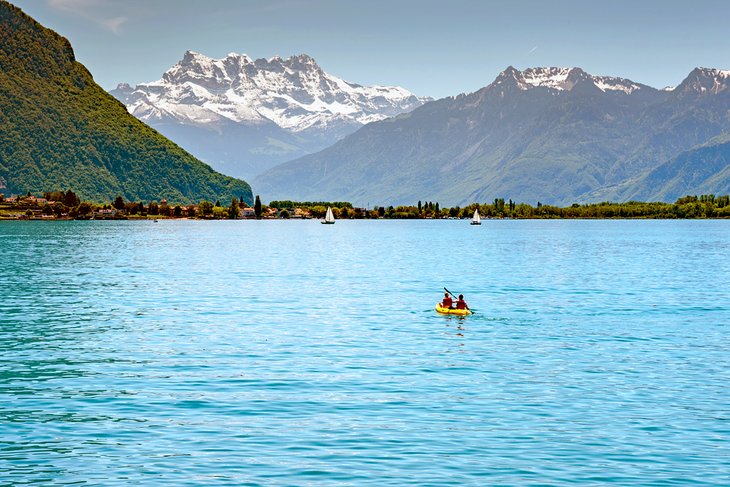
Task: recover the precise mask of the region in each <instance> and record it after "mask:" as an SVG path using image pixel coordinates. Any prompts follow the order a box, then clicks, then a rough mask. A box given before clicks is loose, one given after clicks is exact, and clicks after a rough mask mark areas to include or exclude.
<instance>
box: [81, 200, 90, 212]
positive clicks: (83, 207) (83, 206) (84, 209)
mask: <svg viewBox="0 0 730 487" xmlns="http://www.w3.org/2000/svg"><path fill="white" fill-rule="evenodd" d="M89 213H91V205H90V204H89V203H87V202H86V201H84V202H83V203H81V204H79V215H88V214H89Z"/></svg>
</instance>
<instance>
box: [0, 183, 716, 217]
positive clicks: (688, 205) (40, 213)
mask: <svg viewBox="0 0 730 487" xmlns="http://www.w3.org/2000/svg"><path fill="white" fill-rule="evenodd" d="M328 207H331V208H332V212H333V214H334V217H335V219H418V218H422V219H467V218H471V217H472V215H473V214H474V211H475V210H477V211H478V212H479V214H480V215H481V217H482V218H513V219H532V218H595V219H604V218H656V219H677V218H680V219H687V218H730V196H728V195H724V196H715V195H712V194H710V195H701V196H684V197H682V198H679V199H678V200H677V201H676V202H674V203H662V202H651V203H643V202H638V201H629V202H626V203H609V202H604V203H591V204H584V205H579V204H577V203H576V204H573V205H571V206H569V207H557V206H551V205H543V204H542V203H540V202H538V203H537V205H536V206H534V207H533V206H531V205H529V204H526V203H515V202H514V201H512V200H508V201H506V202H505V200H504V199H502V198H499V199H495V200H494V201H493V202H492V203H487V204H479V203H473V204H471V205H467V206H464V207H458V206H455V207H451V208H441V207H440V205H439V203H434V202H430V201H427V202H425V203H422V202H421V201H419V202H418V204H417V205H415V206H397V207H393V206H388V207H384V206H377V207H374V208H372V209H366V208H356V207H353V205H352V204H351V203H348V202H296V201H271V202H270V203H269V204H268V205H262V204H261V199H260V198H259V196H256V201H255V203H254V205H253V207H248V206H247V205H246V204H245V203H244V202H243V199H242V198H235V197H234V198H232V199H231V202H230V204H229V205H228V206H223V205H221V203H220V201H216V202H215V203H213V202H210V201H205V200H204V201H200V202H199V203H198V204H197V205H175V204H169V203H168V202H167V200H166V199H161V200H160V201H159V203H158V202H157V201H150V202H149V203H147V204H145V203H143V202H129V201H124V199H123V198H122V197H121V196H117V197H116V198H115V199H114V201H113V202H110V203H107V204H95V203H91V202H88V201H81V200H80V199H79V197H78V195H76V193H74V192H73V191H71V190H67V191H66V192H63V191H57V192H47V193H44V194H43V196H42V197H40V196H36V195H33V194H31V193H27V194H26V195H24V196H17V195H14V196H10V197H5V195H4V194H2V193H0V220H134V219H176V218H177V219H183V218H184V219H205V220H208V219H210V220H214V219H215V220H221V219H272V220H273V219H312V218H317V219H320V218H324V216H325V213H326V212H327V208H328Z"/></svg>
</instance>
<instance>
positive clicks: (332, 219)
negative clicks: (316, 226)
mask: <svg viewBox="0 0 730 487" xmlns="http://www.w3.org/2000/svg"><path fill="white" fill-rule="evenodd" d="M322 224H323V225H325V224H330V225H334V224H335V217H334V215H333V214H332V208H330V207H329V206H328V207H327V214H326V215H325V216H324V221H323V222H322Z"/></svg>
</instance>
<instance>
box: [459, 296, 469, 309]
mask: <svg viewBox="0 0 730 487" xmlns="http://www.w3.org/2000/svg"><path fill="white" fill-rule="evenodd" d="M456 309H469V306H468V305H467V304H466V301H464V295H463V294H459V299H458V300H457V301H456Z"/></svg>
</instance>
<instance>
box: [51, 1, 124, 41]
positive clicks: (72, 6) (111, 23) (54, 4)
mask: <svg viewBox="0 0 730 487" xmlns="http://www.w3.org/2000/svg"><path fill="white" fill-rule="evenodd" d="M47 2H48V6H49V7H51V8H53V9H55V10H58V11H61V12H66V13H68V14H71V15H75V16H77V17H80V18H82V19H86V20H89V21H91V22H93V23H95V24H97V25H98V26H99V27H101V28H102V29H105V30H108V31H109V32H111V33H113V34H114V35H120V34H121V27H122V25H124V24H125V23H126V22H127V20H129V19H128V18H127V17H124V16H114V15H109V14H107V13H105V12H104V11H105V10H108V8H109V7H110V6H111V4H110V3H109V2H108V1H106V0H47Z"/></svg>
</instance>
